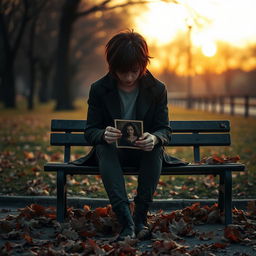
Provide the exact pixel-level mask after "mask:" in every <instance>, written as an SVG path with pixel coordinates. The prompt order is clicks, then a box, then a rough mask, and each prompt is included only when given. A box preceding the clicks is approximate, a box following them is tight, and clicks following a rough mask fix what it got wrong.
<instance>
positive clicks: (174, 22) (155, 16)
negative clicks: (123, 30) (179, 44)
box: [134, 0, 256, 46]
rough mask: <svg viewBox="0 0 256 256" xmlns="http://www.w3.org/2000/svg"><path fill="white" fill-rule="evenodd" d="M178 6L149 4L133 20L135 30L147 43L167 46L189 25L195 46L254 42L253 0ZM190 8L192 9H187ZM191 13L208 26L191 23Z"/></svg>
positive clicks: (255, 6)
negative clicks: (213, 43)
mask: <svg viewBox="0 0 256 256" xmlns="http://www.w3.org/2000/svg"><path fill="white" fill-rule="evenodd" d="M179 2H180V3H181V4H172V3H165V2H160V3H152V4H149V9H148V10H146V11H144V12H142V13H141V15H139V16H137V17H136V18H135V19H134V23H135V26H136V28H137V30H138V31H139V32H141V33H143V34H144V36H146V37H147V39H148V40H150V42H155V43H157V44H159V45H161V44H165V43H168V42H170V41H171V40H172V38H173V37H174V36H175V35H176V34H177V32H179V31H186V29H187V23H188V22H189V23H191V25H192V27H193V28H192V29H193V32H192V40H193V43H194V44H201V43H203V41H204V40H206V38H207V41H212V42H215V41H218V40H222V41H226V42H229V43H231V44H234V45H236V46H245V45H247V44H248V43H256V15H255V11H256V1H255V0H190V1H188V0H187V1H184V0H181V1H179ZM190 8H191V9H190ZM193 10H194V11H195V12H197V13H198V14H200V15H202V16H205V17H206V18H207V19H208V20H209V23H207V22H205V24H202V27H198V26H197V25H196V24H193V21H192V20H193Z"/></svg>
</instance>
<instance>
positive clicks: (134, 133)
mask: <svg viewBox="0 0 256 256" xmlns="http://www.w3.org/2000/svg"><path fill="white" fill-rule="evenodd" d="M114 121H115V128H117V129H119V130H120V131H121V132H122V137H121V138H120V139H119V140H117V142H116V147H117V148H132V149H139V147H138V146H135V141H136V140H138V139H139V137H140V136H141V135H142V134H143V121H139V120H124V119H115V120H114Z"/></svg>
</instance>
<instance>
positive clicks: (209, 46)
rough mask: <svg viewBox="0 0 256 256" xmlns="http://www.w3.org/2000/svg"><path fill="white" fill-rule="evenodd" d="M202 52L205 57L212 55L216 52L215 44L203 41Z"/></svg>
mask: <svg viewBox="0 0 256 256" xmlns="http://www.w3.org/2000/svg"><path fill="white" fill-rule="evenodd" d="M202 52H203V54H204V56H206V57H213V56H214V55H215V54H216V52H217V47H216V44H215V43H213V42H205V43H204V44H203V45H202Z"/></svg>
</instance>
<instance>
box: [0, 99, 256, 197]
mask: <svg viewBox="0 0 256 256" xmlns="http://www.w3.org/2000/svg"><path fill="white" fill-rule="evenodd" d="M52 109H53V102H52V103H49V104H47V105H37V106H36V109H35V110H34V111H27V110H26V109H25V105H24V104H23V103H22V102H21V104H20V105H19V107H18V109H17V110H4V109H0V184H1V186H0V194H2V195H54V194H56V184H55V173H44V171H43V164H44V163H45V162H47V161H50V160H52V161H62V159H63V150H62V149H61V148H60V147H51V146H50V145H49V134H50V120H51V119H54V118H55V119H61V118H62V119H85V117H86V104H85V102H84V101H77V102H76V110H75V111H58V112H54V111H52ZM169 109H170V120H225V119H228V120H230V121H231V132H232V134H231V136H232V145H231V146H230V147H204V148H202V150H201V156H202V157H203V156H211V155H213V154H215V153H217V154H220V155H221V154H225V155H228V156H235V155H237V154H238V155H240V157H241V162H243V163H245V164H246V166H247V172H245V173H237V174H233V176H234V179H233V197H234V198H256V190H255V189H254V188H255V184H256V179H255V177H256V167H255V166H256V134H255V130H256V119H255V118H247V119H246V118H244V117H242V116H230V115H220V114H213V113H208V112H202V111H197V110H186V109H182V108H178V107H173V106H169ZM168 151H169V153H170V154H172V155H175V156H177V157H179V158H183V159H186V160H187V161H193V154H192V148H187V147H186V148H184V147H180V148H178V147H177V148H171V149H169V150H168ZM87 152H88V149H86V148H84V147H75V148H74V150H73V151H72V159H75V158H78V157H79V156H82V155H84V154H86V153H87ZM125 179H126V186H127V191H128V195H129V197H131V198H132V197H133V196H134V194H135V193H136V179H137V178H136V177H134V176H128V177H125ZM160 181H161V182H160V183H159V185H158V188H157V191H156V193H155V198H216V195H217V188H218V185H217V183H218V181H217V179H216V178H215V177H212V176H186V177H184V176H170V177H168V176H162V177H161V180H160ZM68 194H70V195H79V196H88V197H106V193H105V191H104V188H103V185H102V182H101V179H100V177H98V176H96V177H95V176H74V177H69V178H68Z"/></svg>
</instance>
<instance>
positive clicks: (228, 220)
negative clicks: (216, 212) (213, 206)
mask: <svg viewBox="0 0 256 256" xmlns="http://www.w3.org/2000/svg"><path fill="white" fill-rule="evenodd" d="M224 179H225V192H224V193H225V198H224V202H225V204H224V208H225V209H224V210H225V225H228V224H232V173H231V171H225V172H224Z"/></svg>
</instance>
